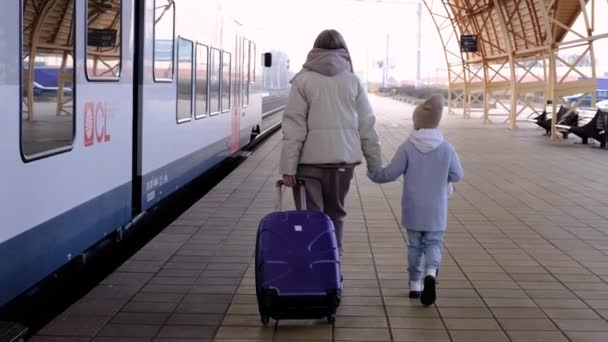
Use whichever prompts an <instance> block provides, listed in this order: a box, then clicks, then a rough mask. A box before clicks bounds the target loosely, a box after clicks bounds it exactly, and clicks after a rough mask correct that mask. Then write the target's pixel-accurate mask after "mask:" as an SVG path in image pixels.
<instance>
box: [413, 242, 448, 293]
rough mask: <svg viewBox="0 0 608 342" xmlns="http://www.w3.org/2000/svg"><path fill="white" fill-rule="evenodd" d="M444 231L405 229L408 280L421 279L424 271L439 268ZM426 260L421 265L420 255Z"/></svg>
mask: <svg viewBox="0 0 608 342" xmlns="http://www.w3.org/2000/svg"><path fill="white" fill-rule="evenodd" d="M444 235H445V232H441V231H439V232H420V231H415V230H407V241H408V243H407V256H408V267H407V271H408V272H409V274H410V281H419V280H422V278H424V276H425V274H426V273H425V272H429V271H430V270H435V271H437V270H439V266H440V265H441V257H442V253H443V251H442V244H443V236H444ZM423 255H424V258H425V260H426V267H423V266H422V256H423Z"/></svg>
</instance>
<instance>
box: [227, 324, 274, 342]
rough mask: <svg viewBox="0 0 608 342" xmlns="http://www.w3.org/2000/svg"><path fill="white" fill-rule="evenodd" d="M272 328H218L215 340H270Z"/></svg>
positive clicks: (272, 332)
mask: <svg viewBox="0 0 608 342" xmlns="http://www.w3.org/2000/svg"><path fill="white" fill-rule="evenodd" d="M273 329H274V328H273V327H267V328H266V327H220V328H219V329H218V331H217V334H216V335H215V338H224V339H244V338H246V339H271V338H272V337H273V335H274V331H273Z"/></svg>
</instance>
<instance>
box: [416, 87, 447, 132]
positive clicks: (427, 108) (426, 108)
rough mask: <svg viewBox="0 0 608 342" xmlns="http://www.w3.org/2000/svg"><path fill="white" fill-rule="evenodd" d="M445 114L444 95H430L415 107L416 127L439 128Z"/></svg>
mask: <svg viewBox="0 0 608 342" xmlns="http://www.w3.org/2000/svg"><path fill="white" fill-rule="evenodd" d="M441 114H443V96H441V95H439V94H437V95H433V96H431V97H429V98H428V99H427V100H426V101H424V103H421V104H419V105H418V106H417V107H416V109H414V115H413V120H414V129H416V130H417V129H421V128H437V127H438V126H439V121H441Z"/></svg>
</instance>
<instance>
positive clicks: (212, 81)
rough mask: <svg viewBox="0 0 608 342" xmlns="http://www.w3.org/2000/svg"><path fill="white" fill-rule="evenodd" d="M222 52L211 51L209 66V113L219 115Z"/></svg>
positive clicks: (213, 49)
mask: <svg viewBox="0 0 608 342" xmlns="http://www.w3.org/2000/svg"><path fill="white" fill-rule="evenodd" d="M221 57H222V53H221V51H220V50H218V49H215V48H212V49H211V60H210V63H209V65H210V66H211V67H210V68H209V113H210V114H217V113H219V112H220V101H221V98H220V70H221V66H222V65H221Z"/></svg>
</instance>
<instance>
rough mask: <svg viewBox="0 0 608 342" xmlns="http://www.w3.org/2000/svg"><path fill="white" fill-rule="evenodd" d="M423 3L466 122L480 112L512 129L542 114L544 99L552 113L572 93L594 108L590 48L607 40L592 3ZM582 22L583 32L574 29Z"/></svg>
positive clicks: (501, 0)
mask: <svg viewBox="0 0 608 342" xmlns="http://www.w3.org/2000/svg"><path fill="white" fill-rule="evenodd" d="M598 1H599V0H598ZM424 5H425V6H426V8H427V9H428V11H429V13H430V14H431V15H432V18H433V21H434V23H435V25H436V27H437V31H438V32H439V34H440V36H441V40H442V44H443V46H444V50H445V55H446V62H447V66H448V72H449V82H450V111H451V112H452V113H453V109H454V108H456V107H462V108H463V109H464V110H463V113H464V116H465V117H469V116H470V115H471V111H474V110H475V109H474V108H475V107H477V108H479V109H480V110H482V111H483V117H484V121H485V122H493V121H492V120H495V119H493V117H494V116H496V117H498V116H502V117H503V118H504V117H505V116H506V120H505V122H509V125H510V127H511V128H515V127H516V122H517V119H518V116H520V114H522V113H524V112H526V113H528V112H529V111H530V110H533V111H539V110H544V109H546V106H547V101H551V102H552V105H550V107H553V112H556V110H555V109H556V108H555V107H556V106H558V105H559V104H560V103H562V102H565V100H564V97H565V96H567V95H574V94H581V93H582V94H588V95H589V96H591V97H592V103H595V92H596V72H595V64H596V63H595V54H594V48H593V42H594V41H595V40H597V39H600V38H606V37H607V36H608V34H607V33H605V32H602V33H603V34H598V32H595V30H594V28H595V20H596V19H595V17H596V13H595V12H596V11H595V5H596V4H595V0H424ZM579 18H582V21H584V27H583V28H582V29H578V30H577V29H575V28H574V26H575V25H574V24H575V22H576V21H577V20H578V19H579ZM568 50H570V52H568ZM568 54H570V56H572V55H574V56H575V58H571V57H570V58H568V57H567V56H568ZM583 98H584V97H583V96H581V97H580V101H582V99H583ZM539 99H540V101H539ZM580 101H579V102H578V103H574V104H570V106H571V107H577V106H578V105H579V104H580ZM554 122H555V120H554ZM553 133H554V134H553V135H554V136H555V133H556V132H555V128H554V130H553Z"/></svg>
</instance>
